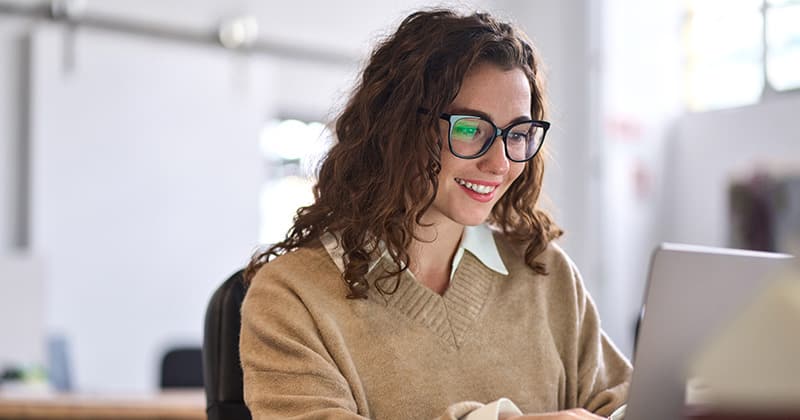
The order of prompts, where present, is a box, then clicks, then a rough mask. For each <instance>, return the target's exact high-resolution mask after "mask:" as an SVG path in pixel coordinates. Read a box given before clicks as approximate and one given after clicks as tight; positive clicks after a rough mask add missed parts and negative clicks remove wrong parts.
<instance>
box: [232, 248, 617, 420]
mask: <svg viewBox="0 0 800 420" xmlns="http://www.w3.org/2000/svg"><path fill="white" fill-rule="evenodd" d="M495 241H496V243H497V246H498V251H499V252H500V255H501V257H502V259H503V262H504V264H505V265H506V267H507V268H508V271H509V274H508V275H507V276H506V275H503V274H499V273H497V272H495V271H493V270H491V269H489V268H487V267H486V266H484V265H483V264H482V263H481V262H480V260H478V259H477V258H476V257H475V256H474V255H472V254H471V253H469V252H465V254H464V257H463V258H462V260H461V262H460V264H459V266H458V267H457V269H456V272H455V275H454V277H453V279H452V281H451V283H450V285H449V287H448V289H447V290H446V291H445V293H444V294H443V295H439V294H437V293H435V292H433V291H432V290H430V289H428V288H427V287H425V286H424V285H422V284H421V283H419V282H418V281H416V280H415V279H414V277H413V275H411V274H410V273H408V272H405V273H403V274H401V276H400V279H399V280H400V281H399V285H398V288H397V291H396V292H395V293H393V294H390V295H384V294H381V293H380V292H379V291H378V290H377V289H376V288H375V287H371V288H370V291H369V294H368V299H354V300H351V299H346V298H345V296H346V294H347V288H346V286H345V283H344V281H343V280H342V276H341V272H340V271H339V270H338V269H337V268H336V265H335V264H334V262H333V260H332V259H331V257H330V256H329V255H328V253H327V252H326V251H325V249H324V248H323V247H322V246H321V245H320V246H317V247H313V248H304V249H300V250H297V251H294V252H291V253H289V254H286V255H284V256H281V257H279V258H277V259H275V260H274V261H272V262H270V263H268V264H266V265H265V266H264V267H262V269H261V270H260V271H259V272H258V274H257V275H256V277H255V278H254V279H253V282H252V284H251V285H250V288H249V290H248V292H247V295H246V297H245V302H244V304H243V307H242V335H241V343H240V344H241V347H240V351H241V359H242V367H243V370H244V382H245V384H244V385H245V388H244V391H245V400H246V402H247V405H248V407H249V408H250V410H251V412H252V413H253V418H254V419H257V420H258V419H271V418H298V419H299V418H302V419H306V418H308V419H311V418H314V419H317V418H337V419H338V418H374V419H431V418H443V419H454V418H459V417H460V416H463V415H465V414H467V413H468V412H470V411H471V410H473V409H475V408H476V407H480V406H481V405H482V404H485V403H488V402H491V401H494V400H496V399H498V398H501V397H507V398H509V399H511V400H512V401H513V402H514V403H515V404H516V405H517V406H519V408H520V409H521V410H522V411H523V412H525V413H539V412H549V411H557V410H562V409H567V408H574V407H583V408H586V409H587V410H590V411H593V412H596V413H598V414H600V415H608V414H610V413H611V412H612V411H613V410H614V409H616V408H617V407H618V406H620V405H622V404H623V403H624V401H625V398H626V396H627V395H626V394H627V382H628V380H629V376H630V365H629V364H628V362H627V361H626V360H625V358H624V357H623V356H622V355H621V354H620V353H619V351H618V350H617V349H616V348H615V347H614V346H613V344H611V342H610V341H609V340H608V339H607V337H606V336H605V335H604V334H603V333H602V331H601V329H600V323H599V320H598V317H597V312H596V310H595V308H594V304H593V303H592V301H591V299H590V298H589V296H588V294H587V293H586V292H585V290H584V289H583V284H582V282H581V280H580V277H579V275H578V272H577V270H576V269H575V268H574V265H573V264H572V262H571V261H570V260H569V258H568V257H567V256H566V255H565V254H564V253H563V251H561V249H560V248H558V247H557V246H555V245H550V246H549V247H548V249H547V250H546V251H545V252H544V253H542V255H540V257H539V258H538V260H539V261H541V262H543V263H545V264H546V267H547V270H548V272H549V274H548V275H539V274H536V273H535V272H534V271H533V270H532V269H531V268H530V267H528V266H527V265H526V264H525V263H524V261H523V259H522V258H521V257H520V252H519V251H518V250H516V249H514V247H512V246H511V245H510V244H508V243H506V242H505V241H504V239H503V237H502V236H500V235H495ZM390 268H393V266H392V262H391V261H390V260H388V259H385V258H384V259H382V260H380V261H379V262H378V263H377V264H376V265H375V267H374V268H373V269H372V270H371V271H370V272H369V274H368V275H367V279H368V281H369V282H370V284H371V285H374V282H375V281H376V280H377V279H378V278H379V277H380V276H381V275H382V274H384V273H385V271H386V270H387V269H390ZM394 280H395V279H387V280H384V281H386V282H387V285H390V284H391V283H390V282H393V281H394Z"/></svg>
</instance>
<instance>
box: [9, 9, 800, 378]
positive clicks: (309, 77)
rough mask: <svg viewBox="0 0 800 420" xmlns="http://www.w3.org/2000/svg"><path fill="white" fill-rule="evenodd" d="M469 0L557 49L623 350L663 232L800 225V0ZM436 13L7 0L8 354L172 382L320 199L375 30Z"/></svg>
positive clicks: (570, 223)
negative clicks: (215, 300) (245, 276)
mask: <svg viewBox="0 0 800 420" xmlns="http://www.w3.org/2000/svg"><path fill="white" fill-rule="evenodd" d="M458 4H459V5H461V6H462V7H466V8H470V7H472V8H480V9H488V10H491V11H494V12H495V13H497V14H499V15H501V16H505V17H508V18H511V19H513V20H515V21H516V22H518V23H519V24H520V25H521V26H522V27H523V28H524V29H525V30H526V31H527V32H528V33H529V34H530V35H531V37H532V38H533V40H534V42H535V43H536V45H537V47H538V49H539V50H540V53H541V54H542V56H543V58H544V62H545V64H546V66H547V69H546V72H547V79H548V87H549V96H550V101H551V103H552V108H551V111H550V116H549V119H550V120H551V121H552V123H553V126H554V130H553V131H552V132H551V133H552V134H551V136H550V137H549V138H548V147H549V148H550V151H551V153H552V155H553V157H554V159H553V161H552V162H551V163H550V166H549V167H548V169H547V175H546V191H545V192H546V194H547V196H548V198H549V199H548V202H547V204H546V205H547V207H548V208H550V209H551V211H553V212H554V214H555V215H556V217H557V220H558V221H559V222H560V224H561V225H562V226H563V227H564V228H565V230H566V232H567V234H566V235H565V237H564V238H563V239H562V240H561V243H562V245H563V246H564V247H565V248H566V249H567V250H568V252H569V253H570V255H571V256H572V257H573V259H574V260H575V261H576V262H577V264H578V265H579V267H580V268H581V270H582V273H583V276H584V280H585V282H586V283H587V285H588V287H589V289H590V290H591V292H592V294H593V296H594V299H595V301H596V302H597V305H598V307H599V310H600V312H601V316H602V319H603V325H604V327H605V329H606V331H607V332H608V333H609V335H611V337H612V338H613V339H614V340H615V341H616V343H618V344H619V346H620V347H621V348H622V349H623V350H624V351H625V352H626V353H627V354H629V355H630V352H631V349H632V345H633V326H634V323H635V320H636V317H637V315H638V312H639V305H640V303H641V296H642V293H643V287H644V284H645V279H646V276H647V267H648V263H649V258H650V253H651V251H652V249H653V247H654V246H655V245H656V244H658V243H659V242H662V241H672V242H687V243H694V244H703V245H713V246H738V247H745V248H758V249H772V250H784V251H786V250H789V248H791V246H792V245H791V243H792V242H793V241H796V240H797V237H798V234H800V181H798V179H800V125H798V117H800V91H799V90H798V89H800V1H797V0H782V1H781V0H766V1H764V0H734V1H726V0H685V1H678V2H676V1H670V0H659V1H648V2H642V1H636V0H602V1H598V0H557V1H556V0H533V1H521V0H520V1H514V0H480V1H475V2H472V3H465V2H461V3H458ZM430 5H434V4H433V3H431V2H425V1H418V0H402V1H396V0H395V1H391V2H389V1H371V0H342V1H336V2H322V1H314V0H296V1H291V2H283V1H281V2H279V1H249V0H235V1H219V0H203V1H197V0H191V1H189V0H159V1H154V0H147V1H143V0H107V1H99V0H98V1H92V0H89V1H56V2H43V1H32V0H30V1H24V0H16V1H8V0H0V343H2V344H1V345H0V365H2V364H4V365H9V364H18V365H24V366H31V365H43V366H46V365H48V361H50V360H56V361H59V360H60V362H58V363H60V364H61V365H63V364H65V363H66V364H67V365H68V367H69V369H68V370H63V369H62V370H61V372H62V374H63V375H68V376H69V381H68V382H69V383H70V384H71V386H72V387H73V388H74V389H78V390H83V391H95V390H112V391H113V390H120V391H147V390H151V389H155V388H157V387H158V384H159V378H158V364H159V361H160V358H161V357H162V355H163V354H164V353H165V352H166V351H167V349H169V348H172V347H180V346H199V345H200V342H201V338H202V323H203V314H204V311H205V306H206V304H207V302H208V298H209V297H210V295H211V293H212V291H213V290H214V288H215V287H216V286H217V285H219V284H220V283H221V282H222V281H223V280H224V279H225V278H226V277H227V276H228V275H229V274H230V273H231V272H233V271H235V270H236V269H237V268H239V267H241V266H243V265H244V264H246V262H247V258H248V256H249V255H250V254H251V253H252V252H253V251H254V249H255V247H256V245H257V244H258V243H268V242H271V241H274V240H276V239H278V238H279V237H280V236H281V235H282V234H283V233H284V232H285V230H286V229H287V227H288V226H289V223H290V221H291V217H292V214H293V212H294V210H295V209H296V208H297V206H298V205H301V204H304V203H307V202H308V200H310V197H311V195H310V190H309V189H310V186H311V185H312V183H313V181H312V180H311V179H310V177H311V175H312V174H313V170H312V168H313V165H314V163H315V161H316V159H318V158H319V156H320V155H321V154H322V153H324V148H325V147H326V144H329V143H330V141H331V140H330V138H329V134H328V133H327V131H326V129H325V123H328V122H330V119H331V118H332V116H334V115H335V114H336V112H337V111H338V110H339V109H340V107H341V105H342V104H343V103H344V101H345V100H346V98H347V93H348V90H349V88H350V87H351V86H352V85H353V83H354V80H355V78H356V77H357V74H358V71H359V69H360V66H361V65H362V63H363V62H364V59H365V58H366V57H367V56H368V54H369V51H370V48H371V46H372V45H373V44H374V42H375V41H376V40H377V39H380V38H381V36H382V35H384V34H386V33H388V32H391V31H392V29H393V28H394V27H396V25H397V24H398V23H399V21H400V20H401V19H402V17H404V16H405V15H406V14H407V13H408V12H410V11H411V10H413V9H415V8H417V7H420V6H430ZM47 343H49V345H48V344H47ZM62 368H63V366H62Z"/></svg>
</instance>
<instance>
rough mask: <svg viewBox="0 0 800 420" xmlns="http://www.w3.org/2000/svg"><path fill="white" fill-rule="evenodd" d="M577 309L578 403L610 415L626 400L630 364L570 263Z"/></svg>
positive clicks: (583, 406) (602, 414)
mask: <svg viewBox="0 0 800 420" xmlns="http://www.w3.org/2000/svg"><path fill="white" fill-rule="evenodd" d="M572 272H573V276H574V280H575V288H576V298H577V309H578V326H577V327H578V330H577V334H578V343H577V344H578V348H577V372H578V377H577V380H578V384H577V386H578V389H577V391H578V393H577V403H578V406H579V407H582V408H584V409H586V410H588V411H591V412H593V413H595V414H598V415H601V416H605V417H607V416H609V415H611V413H613V412H614V410H616V409H617V408H619V407H620V406H622V405H623V404H625V402H626V400H627V398H628V385H629V382H630V376H631V372H632V369H631V365H630V363H629V362H628V360H627V359H626V358H625V356H624V355H622V353H621V352H620V351H619V350H618V349H617V348H616V346H615V345H614V344H613V343H612V342H611V340H610V339H609V338H608V336H607V335H606V334H605V332H604V331H603V330H602V328H601V326H600V317H599V315H598V313H597V309H596V308H595V305H594V302H593V301H592V298H591V297H590V296H589V293H588V292H587V291H586V290H585V288H584V286H583V282H582V280H581V277H580V273H579V272H578V270H577V268H575V267H574V265H573V266H572Z"/></svg>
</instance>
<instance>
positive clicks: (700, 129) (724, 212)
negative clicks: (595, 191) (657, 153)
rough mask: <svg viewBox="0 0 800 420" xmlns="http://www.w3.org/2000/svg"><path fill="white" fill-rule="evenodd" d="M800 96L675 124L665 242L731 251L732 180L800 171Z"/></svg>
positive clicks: (691, 116) (689, 117) (790, 95)
mask: <svg viewBox="0 0 800 420" xmlns="http://www.w3.org/2000/svg"><path fill="white" fill-rule="evenodd" d="M798 110H800V92H788V93H787V94H785V95H781V96H777V97H772V98H770V100H767V101H765V102H764V103H761V104H758V105H752V106H745V107H741V108H735V109H728V110H721V111H714V112H706V113H699V114H687V115H685V116H684V117H682V118H681V119H680V120H679V121H678V122H677V129H676V131H675V137H674V138H673V139H672V142H673V144H671V145H670V146H671V147H670V149H669V151H668V152H669V155H670V157H671V161H672V162H671V165H670V167H669V169H668V172H667V173H666V174H665V176H666V178H667V179H668V180H669V182H668V183H667V184H668V185H669V189H668V191H667V194H668V197H669V200H667V203H669V206H668V208H667V211H666V212H665V214H666V216H667V217H666V220H665V222H666V223H665V224H664V227H665V229H664V231H663V232H662V233H661V235H662V237H663V238H664V240H668V241H674V242H689V243H696V244H703V245H712V246H729V243H728V239H729V231H728V227H729V219H728V187H729V185H730V182H731V180H732V179H733V177H734V176H737V175H747V174H748V173H749V174H754V173H755V172H756V171H766V172H768V171H769V170H770V168H771V167H773V166H775V164H778V166H787V165H789V166H792V167H794V168H795V170H797V169H800V126H798V120H797V119H798V115H800V112H798Z"/></svg>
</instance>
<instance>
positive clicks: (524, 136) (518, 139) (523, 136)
mask: <svg viewBox="0 0 800 420" xmlns="http://www.w3.org/2000/svg"><path fill="white" fill-rule="evenodd" d="M508 141H511V142H515V143H524V142H526V141H528V133H525V132H519V133H515V132H513V131H512V132H510V133H508Z"/></svg>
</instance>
